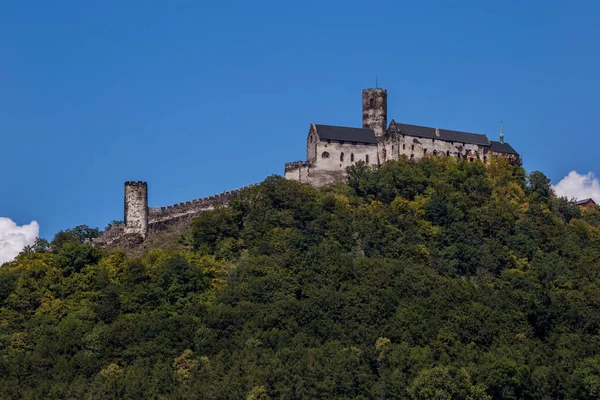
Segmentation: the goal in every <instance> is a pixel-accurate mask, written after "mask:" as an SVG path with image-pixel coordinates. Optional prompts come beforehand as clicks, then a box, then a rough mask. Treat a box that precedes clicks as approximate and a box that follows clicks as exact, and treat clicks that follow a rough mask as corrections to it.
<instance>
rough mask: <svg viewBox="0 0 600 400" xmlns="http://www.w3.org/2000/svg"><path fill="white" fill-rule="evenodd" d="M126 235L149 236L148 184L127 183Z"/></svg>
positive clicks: (139, 182)
mask: <svg viewBox="0 0 600 400" xmlns="http://www.w3.org/2000/svg"><path fill="white" fill-rule="evenodd" d="M125 233H138V234H140V235H141V236H142V237H143V238H144V239H145V238H146V235H147V234H148V184H147V183H146V182H141V181H138V182H135V181H129V182H125Z"/></svg>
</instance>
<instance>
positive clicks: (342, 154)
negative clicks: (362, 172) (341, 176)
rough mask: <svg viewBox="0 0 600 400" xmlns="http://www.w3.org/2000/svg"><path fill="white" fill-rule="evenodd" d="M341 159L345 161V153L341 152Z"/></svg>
mask: <svg viewBox="0 0 600 400" xmlns="http://www.w3.org/2000/svg"><path fill="white" fill-rule="evenodd" d="M340 161H344V153H343V152H342V153H340Z"/></svg>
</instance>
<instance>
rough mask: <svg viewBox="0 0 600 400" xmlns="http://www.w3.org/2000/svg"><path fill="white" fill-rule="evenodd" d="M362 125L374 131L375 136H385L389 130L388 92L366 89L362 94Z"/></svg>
mask: <svg viewBox="0 0 600 400" xmlns="http://www.w3.org/2000/svg"><path fill="white" fill-rule="evenodd" d="M362 110H363V115H362V125H363V128H366V129H373V131H374V132H375V136H376V137H377V138H381V137H384V136H385V133H386V130H387V90H385V89H379V88H377V89H364V90H363V92H362Z"/></svg>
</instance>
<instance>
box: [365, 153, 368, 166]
mask: <svg viewBox="0 0 600 400" xmlns="http://www.w3.org/2000/svg"><path fill="white" fill-rule="evenodd" d="M365 161H366V162H367V164H368V163H369V155H368V154H367V155H366V157H365Z"/></svg>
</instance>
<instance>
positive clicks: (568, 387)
mask: <svg viewBox="0 0 600 400" xmlns="http://www.w3.org/2000/svg"><path fill="white" fill-rule="evenodd" d="M90 232H92V233H93V230H87V229H81V227H80V228H78V229H74V230H70V231H67V232H61V233H59V234H58V235H57V237H56V238H55V240H53V241H52V242H51V243H50V244H49V246H47V245H45V244H44V243H38V245H36V246H34V247H32V248H28V249H26V251H24V252H23V253H22V254H21V255H20V256H19V257H18V258H17V259H16V260H15V261H13V262H11V263H8V264H5V265H4V266H2V267H1V268H0V398H2V399H11V398H15V399H16V398H23V399H254V400H257V399H269V398H281V399H315V398H326V399H375V398H377V399H378V398H402V399H404V398H406V399H575V398H577V399H597V398H598V397H599V396H600V335H599V327H600V310H599V308H598V305H599V303H600V280H599V273H600V213H599V212H598V211H597V210H590V211H585V212H582V211H581V210H579V209H578V208H577V207H576V206H573V205H572V204H569V202H567V200H566V199H563V198H556V197H555V195H554V194H553V193H552V190H551V187H550V185H549V180H548V179H547V178H546V177H545V176H544V175H543V174H542V173H540V172H534V173H531V174H529V175H527V174H526V173H525V171H524V170H523V169H522V168H521V167H517V166H510V165H508V164H506V163H505V162H503V161H502V160H492V162H491V164H490V165H484V164H483V163H480V162H473V163H469V162H463V161H457V160H454V159H450V158H448V159H433V158H427V159H424V160H422V161H420V162H417V163H411V162H408V161H406V160H400V161H398V162H391V163H387V164H385V165H384V166H383V167H381V168H380V169H378V170H370V169H369V168H367V167H366V166H364V165H357V166H355V167H352V168H351V169H350V170H349V178H348V185H338V186H333V187H327V188H323V189H320V190H318V189H315V188H313V187H310V186H305V185H301V184H298V183H296V182H293V181H287V180H284V179H283V178H280V177H275V176H274V177H270V178H268V179H267V180H265V181H264V182H263V183H262V184H261V185H259V186H257V187H255V188H252V189H250V190H247V191H245V192H244V193H243V194H242V195H241V197H239V198H237V199H235V200H234V201H232V202H231V203H230V206H229V207H228V208H223V209H218V210H215V211H213V212H208V213H205V214H202V215H201V216H200V217H199V218H197V220H195V221H194V224H193V229H192V230H191V231H190V232H189V233H188V234H187V235H185V237H182V238H181V243H183V244H184V245H185V246H186V249H187V250H184V251H165V250H156V249H155V250H152V251H149V252H148V253H147V254H146V255H144V256H143V257H141V258H136V259H129V258H127V257H126V256H125V253H124V252H123V251H116V252H112V253H108V252H106V253H104V252H103V251H101V250H98V249H96V248H92V247H91V246H89V245H87V244H82V242H83V240H82V239H83V238H84V237H85V236H86V235H88V236H89V234H90Z"/></svg>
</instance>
